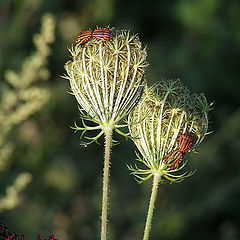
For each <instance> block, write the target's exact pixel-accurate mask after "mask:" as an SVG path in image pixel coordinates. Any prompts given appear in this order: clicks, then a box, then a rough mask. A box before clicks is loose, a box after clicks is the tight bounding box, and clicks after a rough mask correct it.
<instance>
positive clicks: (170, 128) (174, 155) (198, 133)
mask: <svg viewBox="0 0 240 240" xmlns="http://www.w3.org/2000/svg"><path fill="white" fill-rule="evenodd" d="M208 111H209V105H208V103H207V101H206V98H205V97H204V95H203V94H200V95H197V94H191V93H190V91H189V90H188V89H187V88H186V87H185V86H184V85H183V84H182V83H181V82H180V80H168V81H165V80H162V81H160V82H159V83H158V84H156V85H155V86H153V87H151V88H147V87H146V89H145V92H144V94H143V97H142V99H141V100H140V102H139V104H138V106H137V107H136V108H135V109H134V110H133V112H132V113H130V115H129V131H130V133H131V136H132V137H134V138H135V139H134V143H135V144H136V146H137V148H138V150H139V152H140V153H141V155H142V156H143V158H141V157H140V156H138V161H140V162H141V163H143V164H144V165H145V166H146V167H147V169H140V168H138V167H137V166H135V168H134V167H131V166H130V167H129V169H130V170H131V171H132V174H133V175H135V176H136V177H137V179H139V180H140V182H141V181H145V180H147V179H148V178H150V177H151V176H152V175H154V174H159V175H160V176H163V177H164V178H165V179H168V180H170V181H171V182H179V181H182V180H183V179H184V178H186V177H187V176H190V175H192V174H193V172H190V173H188V172H184V173H181V171H180V170H182V169H183V168H184V166H185V165H186V161H185V162H183V163H181V160H182V158H183V157H184V156H185V155H186V154H187V153H188V152H190V151H192V150H194V149H195V148H196V146H197V145H199V144H200V142H201V141H202V140H203V138H204V136H205V135H206V132H207V128H208Z"/></svg>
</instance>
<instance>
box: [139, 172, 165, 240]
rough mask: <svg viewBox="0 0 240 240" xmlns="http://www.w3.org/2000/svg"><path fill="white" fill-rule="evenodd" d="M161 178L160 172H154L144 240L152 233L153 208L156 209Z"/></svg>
mask: <svg viewBox="0 0 240 240" xmlns="http://www.w3.org/2000/svg"><path fill="white" fill-rule="evenodd" d="M160 179H161V175H160V174H158V173H157V174H154V176H153V186H152V193H151V197H150V202H149V207H148V214H147V220H146V225H145V230H144V236H143V240H148V239H149V234H150V230H151V225H152V218H153V210H154V205H155V202H156V199H157V191H158V185H159V182H160Z"/></svg>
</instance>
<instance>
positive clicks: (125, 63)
mask: <svg viewBox="0 0 240 240" xmlns="http://www.w3.org/2000/svg"><path fill="white" fill-rule="evenodd" d="M70 53H71V55H72V60H71V61H68V62H67V63H66V64H65V69H66V71H67V76H65V78H67V79H68V80H69V81H70V85H71V90H72V93H73V95H74V96H75V97H76V99H77V101H78V103H79V105H80V107H81V109H82V110H84V111H85V112H86V113H87V116H88V117H90V119H91V120H92V121H94V122H95V123H97V124H98V125H99V126H100V127H99V128H100V129H101V128H102V129H103V128H104V127H105V126H108V127H109V126H110V127H111V128H118V127H120V126H118V125H117V122H119V121H120V120H121V119H123V118H124V117H125V116H126V115H127V114H128V113H129V112H130V111H131V109H132V108H133V107H134V106H135V105H136V103H137V102H138V101H139V99H140V97H141V95H142V92H143V88H144V85H145V80H144V71H145V68H146V66H147V62H146V56H147V53H146V51H145V49H143V48H142V45H141V42H140V41H139V39H138V37H137V36H136V35H134V36H130V34H129V32H127V31H119V32H118V31H116V32H114V34H113V37H112V38H111V39H110V40H108V41H104V42H103V41H98V40H96V39H94V38H92V39H91V40H90V41H88V42H87V43H86V44H84V45H80V44H76V45H75V46H73V47H72V49H71V50H70ZM76 130H79V129H77V128H76ZM81 130H91V128H89V129H88V128H87V127H86V126H85V127H84V129H81ZM103 130H104V129H103Z"/></svg>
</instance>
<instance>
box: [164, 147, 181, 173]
mask: <svg viewBox="0 0 240 240" xmlns="http://www.w3.org/2000/svg"><path fill="white" fill-rule="evenodd" d="M169 160H170V161H171V164H170V165H169V168H171V169H175V168H177V166H178V164H179V163H181V162H182V160H183V154H182V153H181V152H180V151H179V150H178V149H177V150H172V151H171V152H170V153H168V154H167V155H166V156H165V157H164V158H163V161H164V162H165V163H168V161H169Z"/></svg>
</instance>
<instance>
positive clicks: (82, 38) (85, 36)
mask: <svg viewBox="0 0 240 240" xmlns="http://www.w3.org/2000/svg"><path fill="white" fill-rule="evenodd" d="M92 34H93V32H92V30H91V29H89V30H86V31H84V32H80V33H79V34H78V35H77V39H76V43H78V44H80V45H82V44H84V43H86V42H88V41H89V40H90V38H91V37H92Z"/></svg>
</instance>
